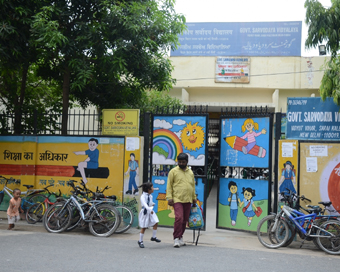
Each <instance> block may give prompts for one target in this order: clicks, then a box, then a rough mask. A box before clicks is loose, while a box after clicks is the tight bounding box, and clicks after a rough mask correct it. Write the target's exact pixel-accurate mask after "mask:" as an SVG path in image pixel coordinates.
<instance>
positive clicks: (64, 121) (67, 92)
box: [61, 65, 71, 135]
mask: <svg viewBox="0 0 340 272" xmlns="http://www.w3.org/2000/svg"><path fill="white" fill-rule="evenodd" d="M70 79H71V72H70V68H69V67H68V65H66V67H65V71H64V79H63V80H64V81H63V115H62V119H61V134H62V135H67V121H68V107H69V97H70Z"/></svg>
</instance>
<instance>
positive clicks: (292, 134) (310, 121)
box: [286, 97, 340, 141]
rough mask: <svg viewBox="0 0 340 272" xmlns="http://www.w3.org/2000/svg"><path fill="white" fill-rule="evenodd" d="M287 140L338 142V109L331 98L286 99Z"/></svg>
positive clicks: (339, 135)
mask: <svg viewBox="0 0 340 272" xmlns="http://www.w3.org/2000/svg"><path fill="white" fill-rule="evenodd" d="M287 101H288V106H287V132H286V138H287V139H296V140H298V139H300V140H320V139H323V140H334V141H335V140H337V141H338V140H340V112H339V110H340V107H339V106H337V105H336V104H335V103H334V101H333V99H332V98H327V99H326V100H325V101H322V99H321V98H320V97H294V98H288V100H287Z"/></svg>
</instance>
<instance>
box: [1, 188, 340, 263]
mask: <svg viewBox="0 0 340 272" xmlns="http://www.w3.org/2000/svg"><path fill="white" fill-rule="evenodd" d="M216 204H217V188H216V186H214V187H213V189H212V191H211V193H210V196H209V198H208V200H207V210H206V231H201V235H200V237H199V242H198V246H208V247H221V248H231V249H242V250H255V251H264V252H271V253H281V254H282V253H285V254H301V255H309V256H319V257H322V256H327V257H331V258H339V256H333V255H329V254H326V253H324V252H323V251H321V250H318V249H317V248H316V247H315V245H314V244H313V242H308V241H306V242H305V243H304V245H303V247H302V248H301V249H300V245H301V242H299V241H297V242H293V243H292V244H291V245H290V246H289V247H287V248H279V249H268V248H265V247H264V246H262V245H261V244H260V242H259V241H258V238H257V236H256V233H249V232H243V231H232V230H223V229H216V227H215V225H216V207H217V205H216ZM7 226H8V225H7V215H6V212H3V211H2V212H0V232H2V233H3V232H4V231H7V230H6V229H7ZM172 231H173V230H172V228H164V227H159V228H158V231H157V237H158V238H159V239H161V240H162V243H166V244H169V246H172V244H173V240H172ZM8 232H10V231H8ZM12 232H14V233H15V232H20V233H21V232H26V233H27V234H29V233H31V232H45V233H46V232H47V231H46V230H45V228H44V226H43V225H42V223H37V224H35V225H29V224H27V223H26V221H25V220H21V221H20V222H18V223H17V224H16V227H15V230H14V231H11V234H10V235H13V234H14V233H12ZM139 232H140V230H139V229H138V228H131V229H130V230H128V231H127V232H126V233H123V234H113V235H112V236H110V237H109V238H108V239H128V240H135V241H136V246H138V245H137V240H138V238H139ZM151 234H152V230H151V229H150V230H146V232H145V236H144V237H145V238H144V244H145V246H146V248H147V246H148V243H151V242H150V241H149V240H150V238H149V236H150V237H151ZM51 235H53V234H51ZM65 235H91V234H90V233H89V232H85V231H84V230H75V231H72V232H68V233H65ZM196 235H197V231H196ZM103 239H105V238H103ZM184 240H185V241H186V242H187V244H188V246H193V244H192V241H193V231H191V230H187V231H186V233H185V235H184Z"/></svg>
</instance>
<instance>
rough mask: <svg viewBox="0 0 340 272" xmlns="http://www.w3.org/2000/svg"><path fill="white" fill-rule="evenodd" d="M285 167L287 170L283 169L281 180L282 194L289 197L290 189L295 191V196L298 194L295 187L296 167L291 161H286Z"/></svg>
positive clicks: (280, 188)
mask: <svg viewBox="0 0 340 272" xmlns="http://www.w3.org/2000/svg"><path fill="white" fill-rule="evenodd" d="M283 166H284V168H285V169H283V171H282V175H281V178H280V180H279V186H280V187H279V190H280V193H282V192H284V194H285V195H289V191H288V190H287V189H289V190H291V191H293V192H294V194H296V190H295V187H294V184H296V179H295V173H294V171H293V169H294V165H293V164H292V163H291V161H286V163H284V164H283Z"/></svg>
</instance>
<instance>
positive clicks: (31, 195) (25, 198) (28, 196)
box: [0, 176, 51, 212]
mask: <svg viewBox="0 0 340 272" xmlns="http://www.w3.org/2000/svg"><path fill="white" fill-rule="evenodd" d="M0 179H2V180H5V185H4V188H3V189H2V191H1V192H2V193H1V192H0V195H2V197H1V196H0V204H1V203H2V201H3V199H4V196H5V193H6V194H7V195H8V196H9V197H10V198H12V197H13V190H12V189H10V188H9V187H7V184H8V183H15V184H17V185H19V184H21V181H20V180H17V179H13V178H9V179H8V178H5V177H4V176H0ZM23 186H25V187H26V188H27V191H24V192H21V195H20V197H21V208H22V209H23V210H24V211H25V212H26V211H27V210H28V209H29V208H30V207H31V206H32V205H33V204H35V203H39V202H42V201H44V200H45V198H46V196H45V195H43V194H40V193H41V192H44V191H46V190H45V189H46V188H48V187H49V186H51V185H49V186H47V187H46V188H44V189H31V188H33V187H34V186H33V185H26V184H24V185H23Z"/></svg>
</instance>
